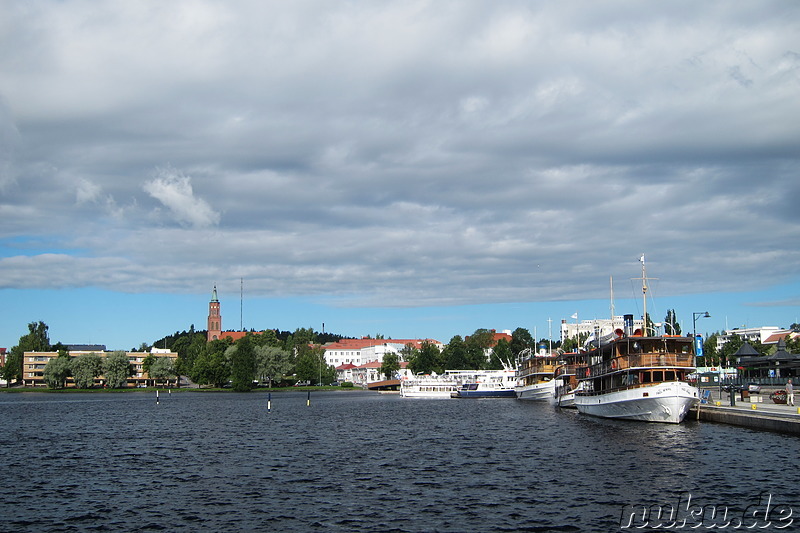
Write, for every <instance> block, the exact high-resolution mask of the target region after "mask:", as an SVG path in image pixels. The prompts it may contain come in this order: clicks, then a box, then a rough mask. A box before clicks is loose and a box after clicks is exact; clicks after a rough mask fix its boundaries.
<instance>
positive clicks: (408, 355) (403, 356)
mask: <svg viewBox="0 0 800 533" xmlns="http://www.w3.org/2000/svg"><path fill="white" fill-rule="evenodd" d="M418 351H419V350H417V349H416V348H414V345H413V344H411V343H408V344H406V345H405V346H403V347H402V348H401V349H400V353H399V356H400V360H401V361H409V362H410V361H411V360H412V359H413V358H414V357H415V356H416V355H417V352H418Z"/></svg>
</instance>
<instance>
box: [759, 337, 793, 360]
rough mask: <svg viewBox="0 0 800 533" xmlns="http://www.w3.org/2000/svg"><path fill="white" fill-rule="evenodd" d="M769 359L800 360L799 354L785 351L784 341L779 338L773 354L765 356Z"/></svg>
mask: <svg viewBox="0 0 800 533" xmlns="http://www.w3.org/2000/svg"><path fill="white" fill-rule="evenodd" d="M767 359H768V360H770V361H797V360H800V355H796V354H791V353H789V352H787V351H786V341H785V340H783V339H780V340H779V341H778V349H777V350H776V351H775V353H774V354H772V355H770V356H769V357H767Z"/></svg>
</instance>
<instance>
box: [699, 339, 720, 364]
mask: <svg viewBox="0 0 800 533" xmlns="http://www.w3.org/2000/svg"><path fill="white" fill-rule="evenodd" d="M718 337H719V334H718V333H714V334H712V335H709V336H708V338H707V339H706V340H705V342H703V357H702V359H699V360H698V362H697V366H717V365H718V364H719V353H718V352H717V338H718Z"/></svg>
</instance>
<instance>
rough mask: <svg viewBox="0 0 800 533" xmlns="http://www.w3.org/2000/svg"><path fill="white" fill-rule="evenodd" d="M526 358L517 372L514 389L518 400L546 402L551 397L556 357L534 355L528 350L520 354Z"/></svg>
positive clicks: (553, 386) (553, 388) (553, 387)
mask: <svg viewBox="0 0 800 533" xmlns="http://www.w3.org/2000/svg"><path fill="white" fill-rule="evenodd" d="M522 355H523V356H526V355H527V356H526V357H525V358H524V359H523V360H522V363H520V365H519V369H518V370H517V385H516V387H515V388H514V390H515V393H516V396H517V398H518V399H520V400H538V401H547V400H550V399H551V398H552V397H553V392H554V390H555V381H554V380H553V373H554V372H555V367H556V364H557V363H558V356H554V355H552V354H544V355H535V354H533V353H532V352H531V351H530V350H525V352H523V354H522Z"/></svg>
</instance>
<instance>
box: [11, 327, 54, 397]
mask: <svg viewBox="0 0 800 533" xmlns="http://www.w3.org/2000/svg"><path fill="white" fill-rule="evenodd" d="M48 329H49V328H48V327H47V324H45V323H44V322H42V321H39V322H30V323H29V324H28V333H27V334H25V335H23V336H22V337H20V338H19V344H17V345H16V346H13V347H11V349H10V350H9V351H8V356H7V357H6V364H5V366H4V367H3V369H2V373H3V378H4V379H5V380H6V385H10V384H11V382H12V381H20V380H21V379H22V361H23V359H24V355H25V352H48V351H50V338H49V337H48V335H47V330H48Z"/></svg>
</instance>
